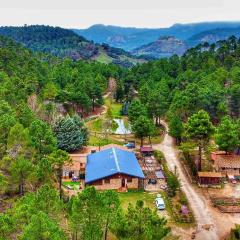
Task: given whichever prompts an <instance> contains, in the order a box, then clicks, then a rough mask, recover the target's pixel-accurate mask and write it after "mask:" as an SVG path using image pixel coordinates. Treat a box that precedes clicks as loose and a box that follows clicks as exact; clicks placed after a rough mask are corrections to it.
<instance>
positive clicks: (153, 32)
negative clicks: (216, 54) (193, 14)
mask: <svg viewBox="0 0 240 240" xmlns="http://www.w3.org/2000/svg"><path fill="white" fill-rule="evenodd" d="M0 35H3V36H6V37H9V38H12V39H13V40H15V41H17V42H19V43H21V44H23V45H24V46H25V47H27V48H30V49H32V50H33V51H40V52H44V53H50V54H52V55H55V56H57V57H61V58H64V57H69V58H71V59H73V60H78V59H84V60H96V61H99V62H102V63H106V64H107V63H114V64H117V65H120V66H124V67H131V66H133V65H135V64H137V63H142V62H145V61H147V60H149V59H153V58H162V57H170V56H172V55H173V54H177V55H182V54H183V53H184V52H185V51H186V50H187V49H188V48H190V47H193V46H195V45H197V44H199V43H202V42H209V43H213V42H216V41H218V40H223V39H227V38H228V37H230V36H231V35H235V36H236V37H240V22H210V23H194V24H175V25H173V26H171V27H169V28H158V29H148V28H124V27H117V26H105V25H93V26H92V27H90V28H88V29H80V30H79V29H72V30H71V29H64V28H60V27H50V26H43V25H33V26H23V27H0Z"/></svg>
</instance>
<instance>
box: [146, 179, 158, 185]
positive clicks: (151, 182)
mask: <svg viewBox="0 0 240 240" xmlns="http://www.w3.org/2000/svg"><path fill="white" fill-rule="evenodd" d="M148 184H157V180H156V179H149V180H148Z"/></svg>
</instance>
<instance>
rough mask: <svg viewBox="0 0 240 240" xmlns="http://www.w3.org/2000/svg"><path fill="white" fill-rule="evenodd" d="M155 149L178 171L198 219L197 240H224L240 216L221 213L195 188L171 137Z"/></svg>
mask: <svg viewBox="0 0 240 240" xmlns="http://www.w3.org/2000/svg"><path fill="white" fill-rule="evenodd" d="M162 124H163V125H164V126H165V128H166V132H168V126H167V124H166V123H165V122H162ZM153 147H154V148H155V149H156V150H161V151H162V152H163V153H164V155H165V158H166V161H167V164H168V166H169V168H170V169H171V170H172V171H174V169H175V168H176V169H177V173H178V176H179V179H180V182H181V185H182V190H183V191H184V192H185V194H186V196H187V198H188V200H189V203H190V205H191V208H192V210H193V212H194V215H195V218H196V222H197V229H196V238H195V239H197V240H219V239H224V237H225V236H226V235H227V234H228V233H229V231H230V229H231V228H232V227H233V226H234V224H235V223H240V216H239V215H230V214H222V213H220V212H219V211H218V210H217V209H215V208H213V207H212V206H211V203H210V200H209V199H208V196H207V194H206V192H204V191H202V190H201V189H199V188H197V187H195V186H193V185H192V184H191V183H190V182H189V180H188V178H187V176H186V175H185V172H184V171H183V169H182V167H181V163H180V161H179V160H178V157H177V154H178V153H177V150H176V149H175V148H174V143H173V139H172V137H171V136H169V135H168V134H167V133H166V135H165V137H164V140H163V141H162V143H161V144H156V145H154V146H153ZM204 193H205V194H204ZM207 227H210V229H206V228H207ZM181 235H182V234H181ZM188 236H189V238H188V239H191V236H190V234H189V233H188ZM182 239H184V240H187V238H186V236H184V238H182Z"/></svg>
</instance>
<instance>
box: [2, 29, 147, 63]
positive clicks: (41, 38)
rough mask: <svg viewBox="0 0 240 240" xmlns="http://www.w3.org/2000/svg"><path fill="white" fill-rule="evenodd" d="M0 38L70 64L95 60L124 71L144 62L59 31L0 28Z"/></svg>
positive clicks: (114, 49) (106, 46)
mask: <svg viewBox="0 0 240 240" xmlns="http://www.w3.org/2000/svg"><path fill="white" fill-rule="evenodd" d="M0 35H2V36H5V37H9V38H12V39H13V40H15V41H16V42H19V43H21V44H23V45H24V46H25V47H27V48H29V49H31V50H33V51H39V52H44V53H50V54H52V55H55V56H57V57H62V58H64V57H69V58H71V59H73V60H78V59H84V60H96V61H99V62H103V63H115V64H118V65H121V66H125V67H130V66H132V65H134V64H136V63H141V62H143V61H145V59H142V58H141V57H136V56H132V55H131V54H130V53H128V52H126V51H124V50H122V49H118V48H114V47H110V46H108V45H107V44H99V43H97V44H95V43H94V42H93V41H89V40H87V39H86V38H84V37H82V36H79V35H77V34H76V33H74V32H73V31H72V30H68V29H63V28H60V27H50V26H42V25H33V26H24V27H0Z"/></svg>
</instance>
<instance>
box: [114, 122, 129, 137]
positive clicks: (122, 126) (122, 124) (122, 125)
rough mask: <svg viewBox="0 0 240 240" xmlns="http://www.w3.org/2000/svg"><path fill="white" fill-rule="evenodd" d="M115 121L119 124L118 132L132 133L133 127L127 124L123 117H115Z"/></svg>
mask: <svg viewBox="0 0 240 240" xmlns="http://www.w3.org/2000/svg"><path fill="white" fill-rule="evenodd" d="M114 121H115V122H116V123H117V124H118V128H117V129H116V131H115V133H116V134H131V133H132V132H131V127H130V125H129V124H126V123H125V122H124V120H123V119H118V118H116V119H114Z"/></svg>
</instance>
